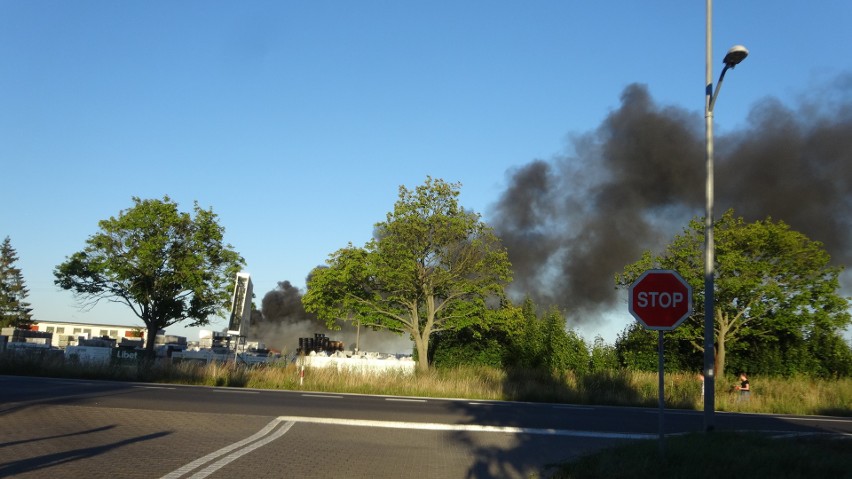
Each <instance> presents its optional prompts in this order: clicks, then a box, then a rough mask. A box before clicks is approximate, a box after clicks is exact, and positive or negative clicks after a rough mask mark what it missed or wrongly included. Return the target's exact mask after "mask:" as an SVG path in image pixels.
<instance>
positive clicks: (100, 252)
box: [54, 196, 245, 351]
mask: <svg viewBox="0 0 852 479" xmlns="http://www.w3.org/2000/svg"><path fill="white" fill-rule="evenodd" d="M193 212H194V216H193V215H190V214H189V213H185V212H181V211H179V210H178V204H177V203H175V202H173V201H172V200H171V199H170V198H169V197H168V196H166V197H164V198H163V199H162V200H158V199H148V200H142V199H139V198H136V197H134V198H133V207H132V208H129V209H127V210H123V211H121V212H120V213H119V215H118V217H110V218H109V219H107V220H102V221H100V222H99V226H100V231H98V232H97V233H95V234H93V235H92V236H90V237H89V238H88V239H87V240H86V247H85V248H84V249H83V250H82V251H79V252H76V253H74V254H73V255H71V256H70V257H67V258H66V261H65V262H63V263H62V264H60V265H58V266H57V267H56V269H55V270H54V275H55V277H56V280H55V281H54V282H55V283H56V285H57V286H59V287H61V288H63V289H66V290H71V291H72V292H74V294H75V296H76V297H77V298H78V299H79V300H80V301H81V303H82V304H83V307H84V308H91V307H94V306H95V305H96V304H97V303H98V302H99V301H101V300H107V301H111V302H116V303H120V304H124V305H127V306H128V307H129V308H130V309H131V310H132V311H133V313H134V314H135V315H136V316H137V317H139V318H140V319H141V320H142V321H143V322H144V323H145V327H146V328H147V329H148V336H147V338H146V348H147V349H148V350H149V351H151V350H153V347H154V340H155V338H156V335H157V331H159V330H160V329H163V328H165V327H167V326H170V325H173V324H176V323H179V322H182V321H186V320H189V321H191V324H190V325H191V326H203V325H206V324H208V323H209V317H210V316H213V315H217V314H224V312H225V308H226V307H227V306H228V302H229V301H230V299H231V286H232V285H233V281H234V278H235V275H236V273H237V272H238V271H239V270H240V269H241V267H242V266H243V265H244V264H245V262H244V260H243V258H242V257H241V256H240V255H239V254H237V252H235V251H234V249H233V247H232V246H231V245H229V244H224V243H223V236H224V231H225V230H224V228H223V227H222V226H220V225H219V224H218V222H217V216H216V214H214V213H213V210H212V209H202V208H201V207H200V206H199V205H198V203H197V202H196V203H195V205H194V208H193Z"/></svg>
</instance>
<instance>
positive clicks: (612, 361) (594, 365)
mask: <svg viewBox="0 0 852 479" xmlns="http://www.w3.org/2000/svg"><path fill="white" fill-rule="evenodd" d="M616 369H618V355H617V353H616V350H615V347H614V346H612V345H610V344H607V343H606V341H604V338H602V337H601V336H595V340H594V342H593V343H592V348H591V351H590V352H589V371H590V372H592V373H601V372H605V371H614V370H616Z"/></svg>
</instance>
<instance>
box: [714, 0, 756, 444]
mask: <svg viewBox="0 0 852 479" xmlns="http://www.w3.org/2000/svg"><path fill="white" fill-rule="evenodd" d="M706 49H707V55H706V70H705V71H706V77H705V85H706V90H705V101H704V127H705V143H706V146H707V154H706V161H707V185H706V192H707V204H706V210H705V213H704V430H705V431H708V432H709V431H712V430H713V429H714V428H715V418H714V415H713V414H714V412H715V410H716V377H715V369H716V354H715V353H716V351H715V342H714V331H715V327H714V322H715V317H714V315H715V309H714V301H715V298H714V295H713V288H714V275H715V265H714V261H715V251H714V250H715V244H714V240H713V106H714V105H715V104H716V98H717V97H718V96H719V89H721V88H722V80H724V79H725V73H726V72H727V71H728V69H729V68H734V67H735V66H736V65H737V64H739V63H740V62H741V61H743V60H744V59H745V57H746V56H748V50H747V49H746V48H745V47H744V46H742V45H736V46H734V47H733V48H731V49H730V50H728V54H727V55H725V59H724V60H723V61H724V63H725V68H723V69H722V74H721V75H720V76H719V83H717V84H716V90H715V91H713V65H712V61H711V60H712V57H713V0H707V47H706Z"/></svg>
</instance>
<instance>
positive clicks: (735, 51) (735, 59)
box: [722, 45, 748, 68]
mask: <svg viewBox="0 0 852 479" xmlns="http://www.w3.org/2000/svg"><path fill="white" fill-rule="evenodd" d="M747 56H748V49H747V48H746V47H744V46H742V45H734V46H733V47H731V49H730V50H728V54H727V55H725V59H724V60H722V62H723V63H724V64H725V66H726V67H730V68H733V67H735V66H737V65H738V64H739V63H740V62H741V61H743V60H745V57H747Z"/></svg>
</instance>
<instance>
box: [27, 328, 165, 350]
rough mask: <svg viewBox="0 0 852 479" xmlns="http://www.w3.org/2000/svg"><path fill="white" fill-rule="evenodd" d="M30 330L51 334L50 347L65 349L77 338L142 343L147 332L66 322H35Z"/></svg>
mask: <svg viewBox="0 0 852 479" xmlns="http://www.w3.org/2000/svg"><path fill="white" fill-rule="evenodd" d="M30 330H31V331H40V332H45V333H53V339H52V340H51V346H53V347H55V348H65V347H67V346H70V345H75V344H77V341H79V338H83V339H95V338H109V339H113V340H115V342H116V343H120V342H121V341H122V339H123V338H127V339H128V340H142V341H144V340H145V338H146V335H147V331H148V330H147V329H146V328H145V327H139V326H127V325H125V324H95V323H77V322H66V321H37V322H36V323H35V324H34V325H33V326H32V327H30ZM161 333H162V332H161Z"/></svg>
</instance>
